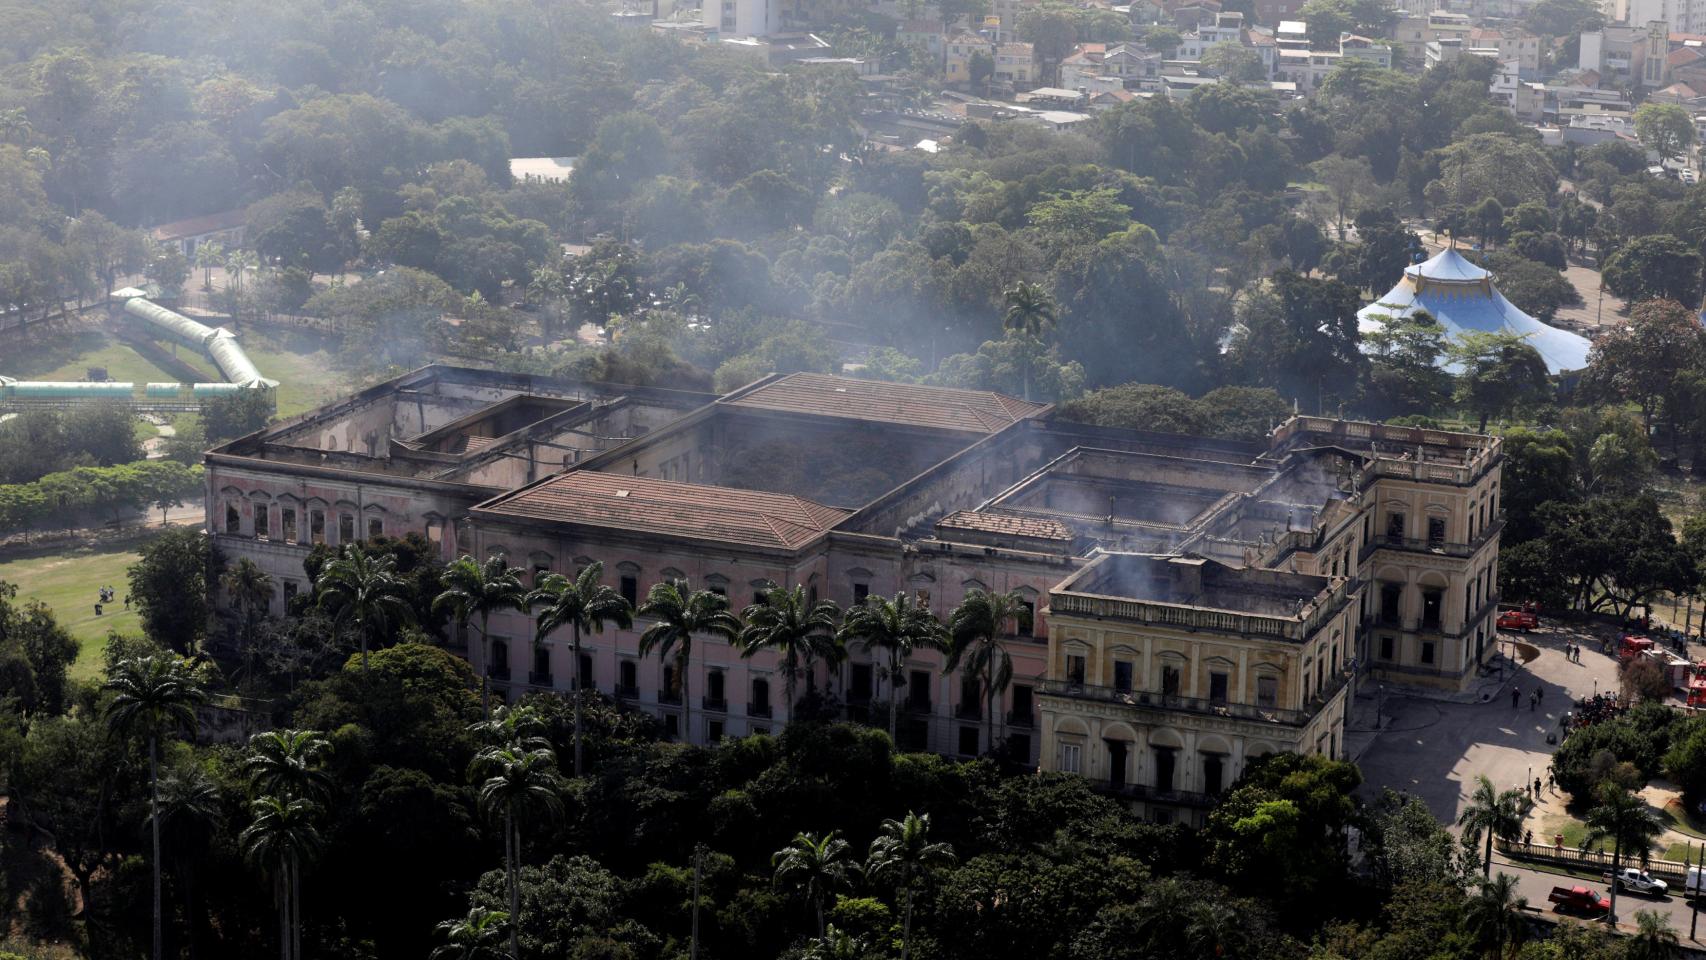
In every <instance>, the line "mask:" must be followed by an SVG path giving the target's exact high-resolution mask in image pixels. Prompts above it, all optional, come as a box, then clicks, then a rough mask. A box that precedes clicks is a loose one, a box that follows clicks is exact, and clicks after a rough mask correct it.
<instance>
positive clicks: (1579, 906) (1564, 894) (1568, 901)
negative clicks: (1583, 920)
mask: <svg viewBox="0 0 1706 960" xmlns="http://www.w3.org/2000/svg"><path fill="white" fill-rule="evenodd" d="M1546 900H1547V902H1548V903H1551V904H1552V909H1554V910H1557V911H1558V912H1559V913H1580V914H1596V913H1609V912H1610V911H1611V899H1610V898H1609V897H1602V896H1600V895H1599V893H1598V892H1596V891H1594V890H1590V889H1588V888H1587V887H1553V888H1552V892H1551V893H1550V894H1548V895H1547V896H1546Z"/></svg>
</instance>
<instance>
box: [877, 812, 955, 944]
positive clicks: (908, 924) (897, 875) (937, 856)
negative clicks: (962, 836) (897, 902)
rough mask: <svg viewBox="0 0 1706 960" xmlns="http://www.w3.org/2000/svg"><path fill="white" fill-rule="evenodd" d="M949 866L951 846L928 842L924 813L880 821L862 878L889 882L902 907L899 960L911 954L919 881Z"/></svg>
mask: <svg viewBox="0 0 1706 960" xmlns="http://www.w3.org/2000/svg"><path fill="white" fill-rule="evenodd" d="M953 862H954V848H953V847H952V846H950V845H948V844H946V843H931V842H930V815H929V814H928V813H926V814H924V815H923V816H920V815H918V814H916V813H913V812H911V811H908V812H907V814H906V819H904V820H884V821H883V825H882V832H881V834H879V835H878V837H877V838H876V839H875V840H872V841H871V852H870V854H869V856H867V857H866V858H865V875H866V876H868V877H870V878H871V879H872V880H879V881H881V880H890V881H893V883H894V886H895V890H896V891H897V892H899V893H900V895H901V900H902V903H903V906H902V911H903V916H904V917H905V919H904V920H903V921H902V922H901V933H900V960H907V956H908V955H909V954H910V953H911V950H912V898H913V894H914V893H915V888H916V886H917V883H918V880H919V878H921V877H922V876H923V875H924V874H926V873H928V872H929V871H931V870H934V869H936V868H938V867H945V866H948V865H949V864H952V863H953Z"/></svg>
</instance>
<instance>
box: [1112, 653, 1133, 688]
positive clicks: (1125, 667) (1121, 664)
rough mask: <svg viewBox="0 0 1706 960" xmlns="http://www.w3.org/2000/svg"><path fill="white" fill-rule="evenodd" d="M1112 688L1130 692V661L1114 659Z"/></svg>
mask: <svg viewBox="0 0 1706 960" xmlns="http://www.w3.org/2000/svg"><path fill="white" fill-rule="evenodd" d="M1114 689H1115V690H1118V691H1119V692H1121V693H1130V692H1131V661H1130V660H1115V661H1114Z"/></svg>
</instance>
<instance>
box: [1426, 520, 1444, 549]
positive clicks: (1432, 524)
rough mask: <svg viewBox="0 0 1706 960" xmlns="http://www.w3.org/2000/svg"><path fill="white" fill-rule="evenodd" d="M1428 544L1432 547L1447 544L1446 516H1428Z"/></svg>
mask: <svg viewBox="0 0 1706 960" xmlns="http://www.w3.org/2000/svg"><path fill="white" fill-rule="evenodd" d="M1428 546H1430V547H1443V546H1445V518H1444V517H1429V518H1428Z"/></svg>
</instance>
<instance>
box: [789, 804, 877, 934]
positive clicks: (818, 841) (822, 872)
mask: <svg viewBox="0 0 1706 960" xmlns="http://www.w3.org/2000/svg"><path fill="white" fill-rule="evenodd" d="M770 863H771V865H772V866H774V867H775V868H776V877H775V882H776V886H778V887H782V888H784V889H786V890H789V891H791V892H793V893H796V894H799V895H800V896H802V897H804V898H805V899H806V901H807V902H808V903H810V904H811V905H812V909H813V910H814V911H815V912H816V914H817V935H818V936H819V937H822V936H823V931H824V925H823V911H824V908H825V907H826V905H827V904H826V901H829V900H831V899H833V898H834V897H835V895H836V894H837V893H839V892H841V891H843V890H850V889H852V887H853V872H854V870H855V869H857V868H856V867H855V866H854V864H853V862H852V861H851V860H849V859H847V841H845V840H842V839H841V838H839V837H837V836H836V835H835V831H833V830H831V831H830V832H829V833H827V834H825V835H824V836H821V837H820V836H818V835H816V834H812V833H797V834H795V835H794V839H793V841H792V842H791V843H789V844H788V845H787V846H785V847H783V848H782V849H780V850H778V851H776V853H775V855H773V856H772V857H771V858H770Z"/></svg>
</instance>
